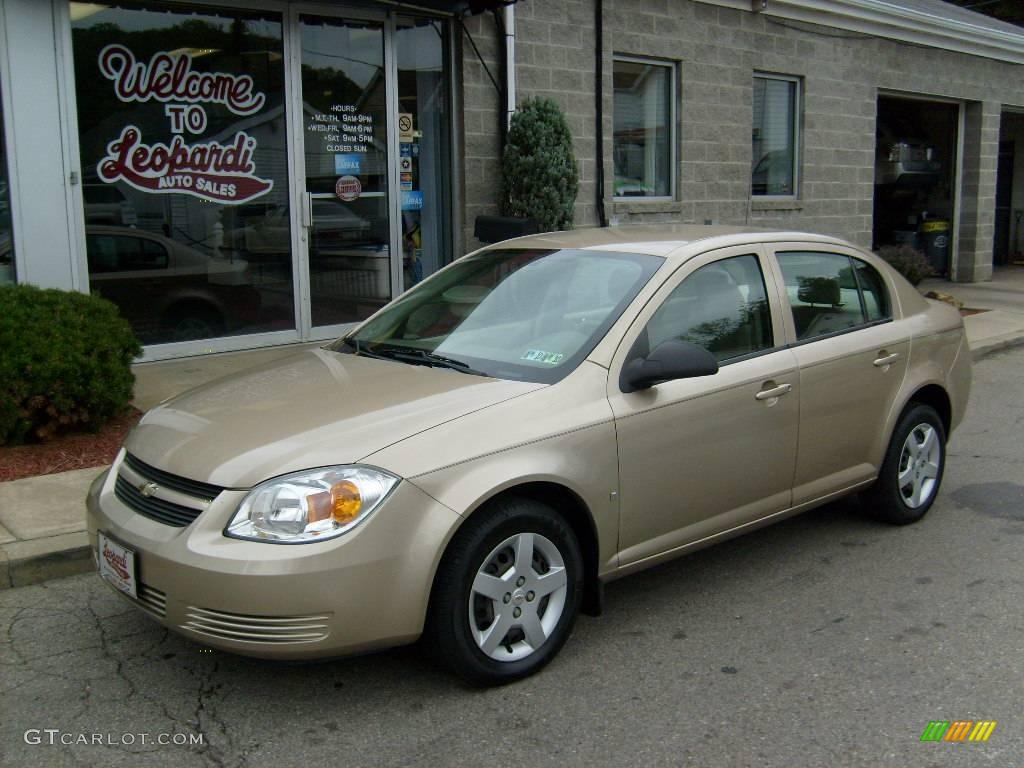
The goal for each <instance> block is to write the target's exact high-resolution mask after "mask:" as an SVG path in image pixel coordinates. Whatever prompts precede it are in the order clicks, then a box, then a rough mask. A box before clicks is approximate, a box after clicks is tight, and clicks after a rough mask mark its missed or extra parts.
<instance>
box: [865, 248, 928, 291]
mask: <svg viewBox="0 0 1024 768" xmlns="http://www.w3.org/2000/svg"><path fill="white" fill-rule="evenodd" d="M877 253H878V255H879V256H880V257H882V258H883V259H884V260H885V261H887V262H888V263H889V265H890V266H891V267H892V268H893V269H895V270H896V271H897V272H899V273H900V274H901V275H903V276H904V277H905V278H907V280H908V281H910V284H911V285H917V284H918V283H920V282H921V281H922V280H924V279H925V278H926V277H929V276H930V275H933V274H935V270H934V269H932V265H931V264H930V263H929V261H928V259H927V258H925V255H924V254H923V253H921V252H920V251H918V250H915V249H914V248H911V247H910V246H909V245H898V246H897V245H886V246H883V247H882V248H880V249H878V251H877Z"/></svg>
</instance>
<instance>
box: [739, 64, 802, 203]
mask: <svg viewBox="0 0 1024 768" xmlns="http://www.w3.org/2000/svg"><path fill="white" fill-rule="evenodd" d="M799 86H800V81H799V80H797V79H796V78H794V77H783V76H779V75H756V76H755V77H754V130H753V165H752V166H751V184H750V190H751V194H753V195H755V196H759V195H764V196H771V197H794V196H796V194H797V172H796V170H797V164H796V159H797V155H798V153H797V141H798V138H799V136H798V133H797V115H798V114H799V113H798V112H797V110H798V108H799V107H798V105H799Z"/></svg>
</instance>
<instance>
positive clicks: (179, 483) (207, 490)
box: [124, 453, 224, 502]
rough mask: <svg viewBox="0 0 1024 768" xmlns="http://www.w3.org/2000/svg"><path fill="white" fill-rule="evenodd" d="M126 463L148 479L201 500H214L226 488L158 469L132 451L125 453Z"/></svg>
mask: <svg viewBox="0 0 1024 768" xmlns="http://www.w3.org/2000/svg"><path fill="white" fill-rule="evenodd" d="M124 463H125V464H127V465H128V466H129V467H130V468H131V469H133V470H135V473H136V474H138V475H140V476H141V477H142V478H144V479H146V480H151V481H153V482H154V483H156V484H157V485H159V486H161V487H163V488H169V489H170V490H172V491H177V492H178V493H184V494H185V495H186V496H191V497H193V498H195V499H200V500H201V501H206V502H210V501H213V500H214V499H215V498H217V495H218V494H219V493H220V492H221V491H223V490H224V489H223V488H221V487H220V486H219V485H211V484H210V483H201V482H199V481H198V480H189V479H188V478H187V477H178V476H177V475H172V474H171V473H170V472H164V471H163V470H162V469H157V468H156V467H153V466H150V465H149V464H146V463H145V462H144V461H140V460H139V459H137V458H135V457H134V456H132V455H131V454H130V453H126V454H125V456H124Z"/></svg>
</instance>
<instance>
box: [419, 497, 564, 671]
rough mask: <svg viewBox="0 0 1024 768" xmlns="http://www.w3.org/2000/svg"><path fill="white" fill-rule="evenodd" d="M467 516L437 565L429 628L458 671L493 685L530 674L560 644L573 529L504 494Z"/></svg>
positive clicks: (546, 510)
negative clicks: (471, 516) (470, 516)
mask: <svg viewBox="0 0 1024 768" xmlns="http://www.w3.org/2000/svg"><path fill="white" fill-rule="evenodd" d="M474 518H476V519H474ZM474 518H471V519H470V520H469V522H467V523H466V525H465V526H464V527H463V529H462V530H460V531H459V532H458V533H457V534H456V537H455V539H454V540H453V541H452V544H451V546H450V547H449V550H448V552H447V553H446V555H445V558H444V560H443V561H442V563H441V566H440V568H439V569H438V574H437V579H436V582H435V588H434V595H433V601H432V605H431V615H430V622H429V627H428V635H429V637H430V639H431V640H432V641H433V645H434V648H435V650H436V651H437V652H438V654H439V656H440V658H441V660H442V661H443V662H444V663H445V664H446V665H447V666H448V667H450V668H451V669H452V670H453V671H454V672H456V673H457V674H458V675H460V676H462V677H463V678H465V679H466V680H468V681H470V682H472V683H475V684H478V685H497V684H501V683H507V682H511V681H513V680H518V679H520V678H523V677H526V676H527V675H530V674H533V673H534V672H536V671H537V670H539V669H540V668H541V667H543V666H544V665H545V664H547V663H548V662H549V661H550V660H551V659H552V658H553V657H554V656H555V654H557V653H558V651H559V650H560V649H561V647H562V645H563V644H564V643H565V641H566V639H567V638H568V636H569V633H570V631H571V630H572V625H573V623H574V621H575V619H576V614H577V612H578V610H579V602H580V596H581V594H582V586H583V585H582V579H583V561H582V557H581V555H580V549H579V544H578V542H577V541H576V537H575V535H574V534H573V531H572V529H571V528H570V527H569V526H568V524H567V523H566V522H565V521H564V520H563V519H562V517H561V516H560V515H559V514H558V513H557V512H555V511H554V510H552V509H551V508H550V507H547V506H545V505H543V504H540V503H538V502H535V501H532V500H529V499H504V500H500V501H498V502H496V503H494V504H492V505H491V506H490V507H489V508H488V509H486V510H481V511H480V512H478V513H476V515H474Z"/></svg>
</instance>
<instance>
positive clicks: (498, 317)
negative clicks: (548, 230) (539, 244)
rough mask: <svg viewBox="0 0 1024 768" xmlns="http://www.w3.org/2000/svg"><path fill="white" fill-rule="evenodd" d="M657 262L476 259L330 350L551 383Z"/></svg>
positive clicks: (542, 253)
mask: <svg viewBox="0 0 1024 768" xmlns="http://www.w3.org/2000/svg"><path fill="white" fill-rule="evenodd" d="M662 263H663V261H662V259H661V258H659V257H657V256H649V255H643V254H628V253H613V252H607V251H583V250H573V249H558V250H549V249H507V248H495V249H491V250H487V251H481V252H479V253H477V254H474V255H472V256H467V257H465V258H463V259H460V260H458V261H456V262H455V263H454V264H452V265H451V266H450V267H448V268H447V269H445V270H443V271H441V272H439V273H438V274H437V275H436V276H435V277H433V278H431V279H430V280H427V281H425V282H423V283H420V284H419V285H418V286H416V287H415V288H413V289H412V290H410V291H409V292H408V293H406V294H404V295H403V296H401V297H400V298H398V299H397V300H395V301H394V302H393V303H392V304H390V305H389V306H387V307H385V308H384V309H383V310H382V311H381V312H380V313H378V314H377V315H375V316H374V317H372V318H370V320H368V321H367V322H366V323H364V324H363V325H362V326H360V327H359V328H357V329H356V330H355V331H354V332H352V333H351V334H349V335H348V336H346V337H344V338H342V339H340V340H339V341H337V342H335V344H333V345H332V348H333V349H335V350H336V351H339V352H349V353H352V354H365V355H368V356H370V357H387V358H390V359H395V360H399V361H401V362H404V363H411V364H420V365H436V366H441V367H447V368H452V369H454V370H461V371H462V372H464V373H478V374H482V375H485V376H492V377H494V378H499V379H515V380H521V381H533V382H538V383H545V384H550V383H553V382H556V381H558V380H560V379H561V378H563V377H564V376H566V375H567V374H569V373H570V372H571V371H572V370H573V369H575V368H576V366H577V365H579V364H580V362H581V361H582V360H583V359H584V358H585V357H586V356H587V355H588V354H589V353H590V351H591V350H592V349H593V348H594V346H595V345H596V344H597V342H598V341H599V340H600V339H601V337H602V336H604V334H605V333H606V332H607V331H608V329H609V328H610V327H611V325H612V323H614V322H615V320H616V319H617V318H618V317H619V315H620V314H622V311H623V310H624V309H625V308H626V306H627V305H628V304H629V302H630V301H632V300H633V298H634V297H635V296H636V295H637V293H638V292H639V291H640V288H641V287H643V285H644V284H645V283H646V282H647V281H648V280H649V279H650V278H651V276H652V275H653V274H654V273H655V272H656V271H657V269H658V267H659V266H661V264H662Z"/></svg>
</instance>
